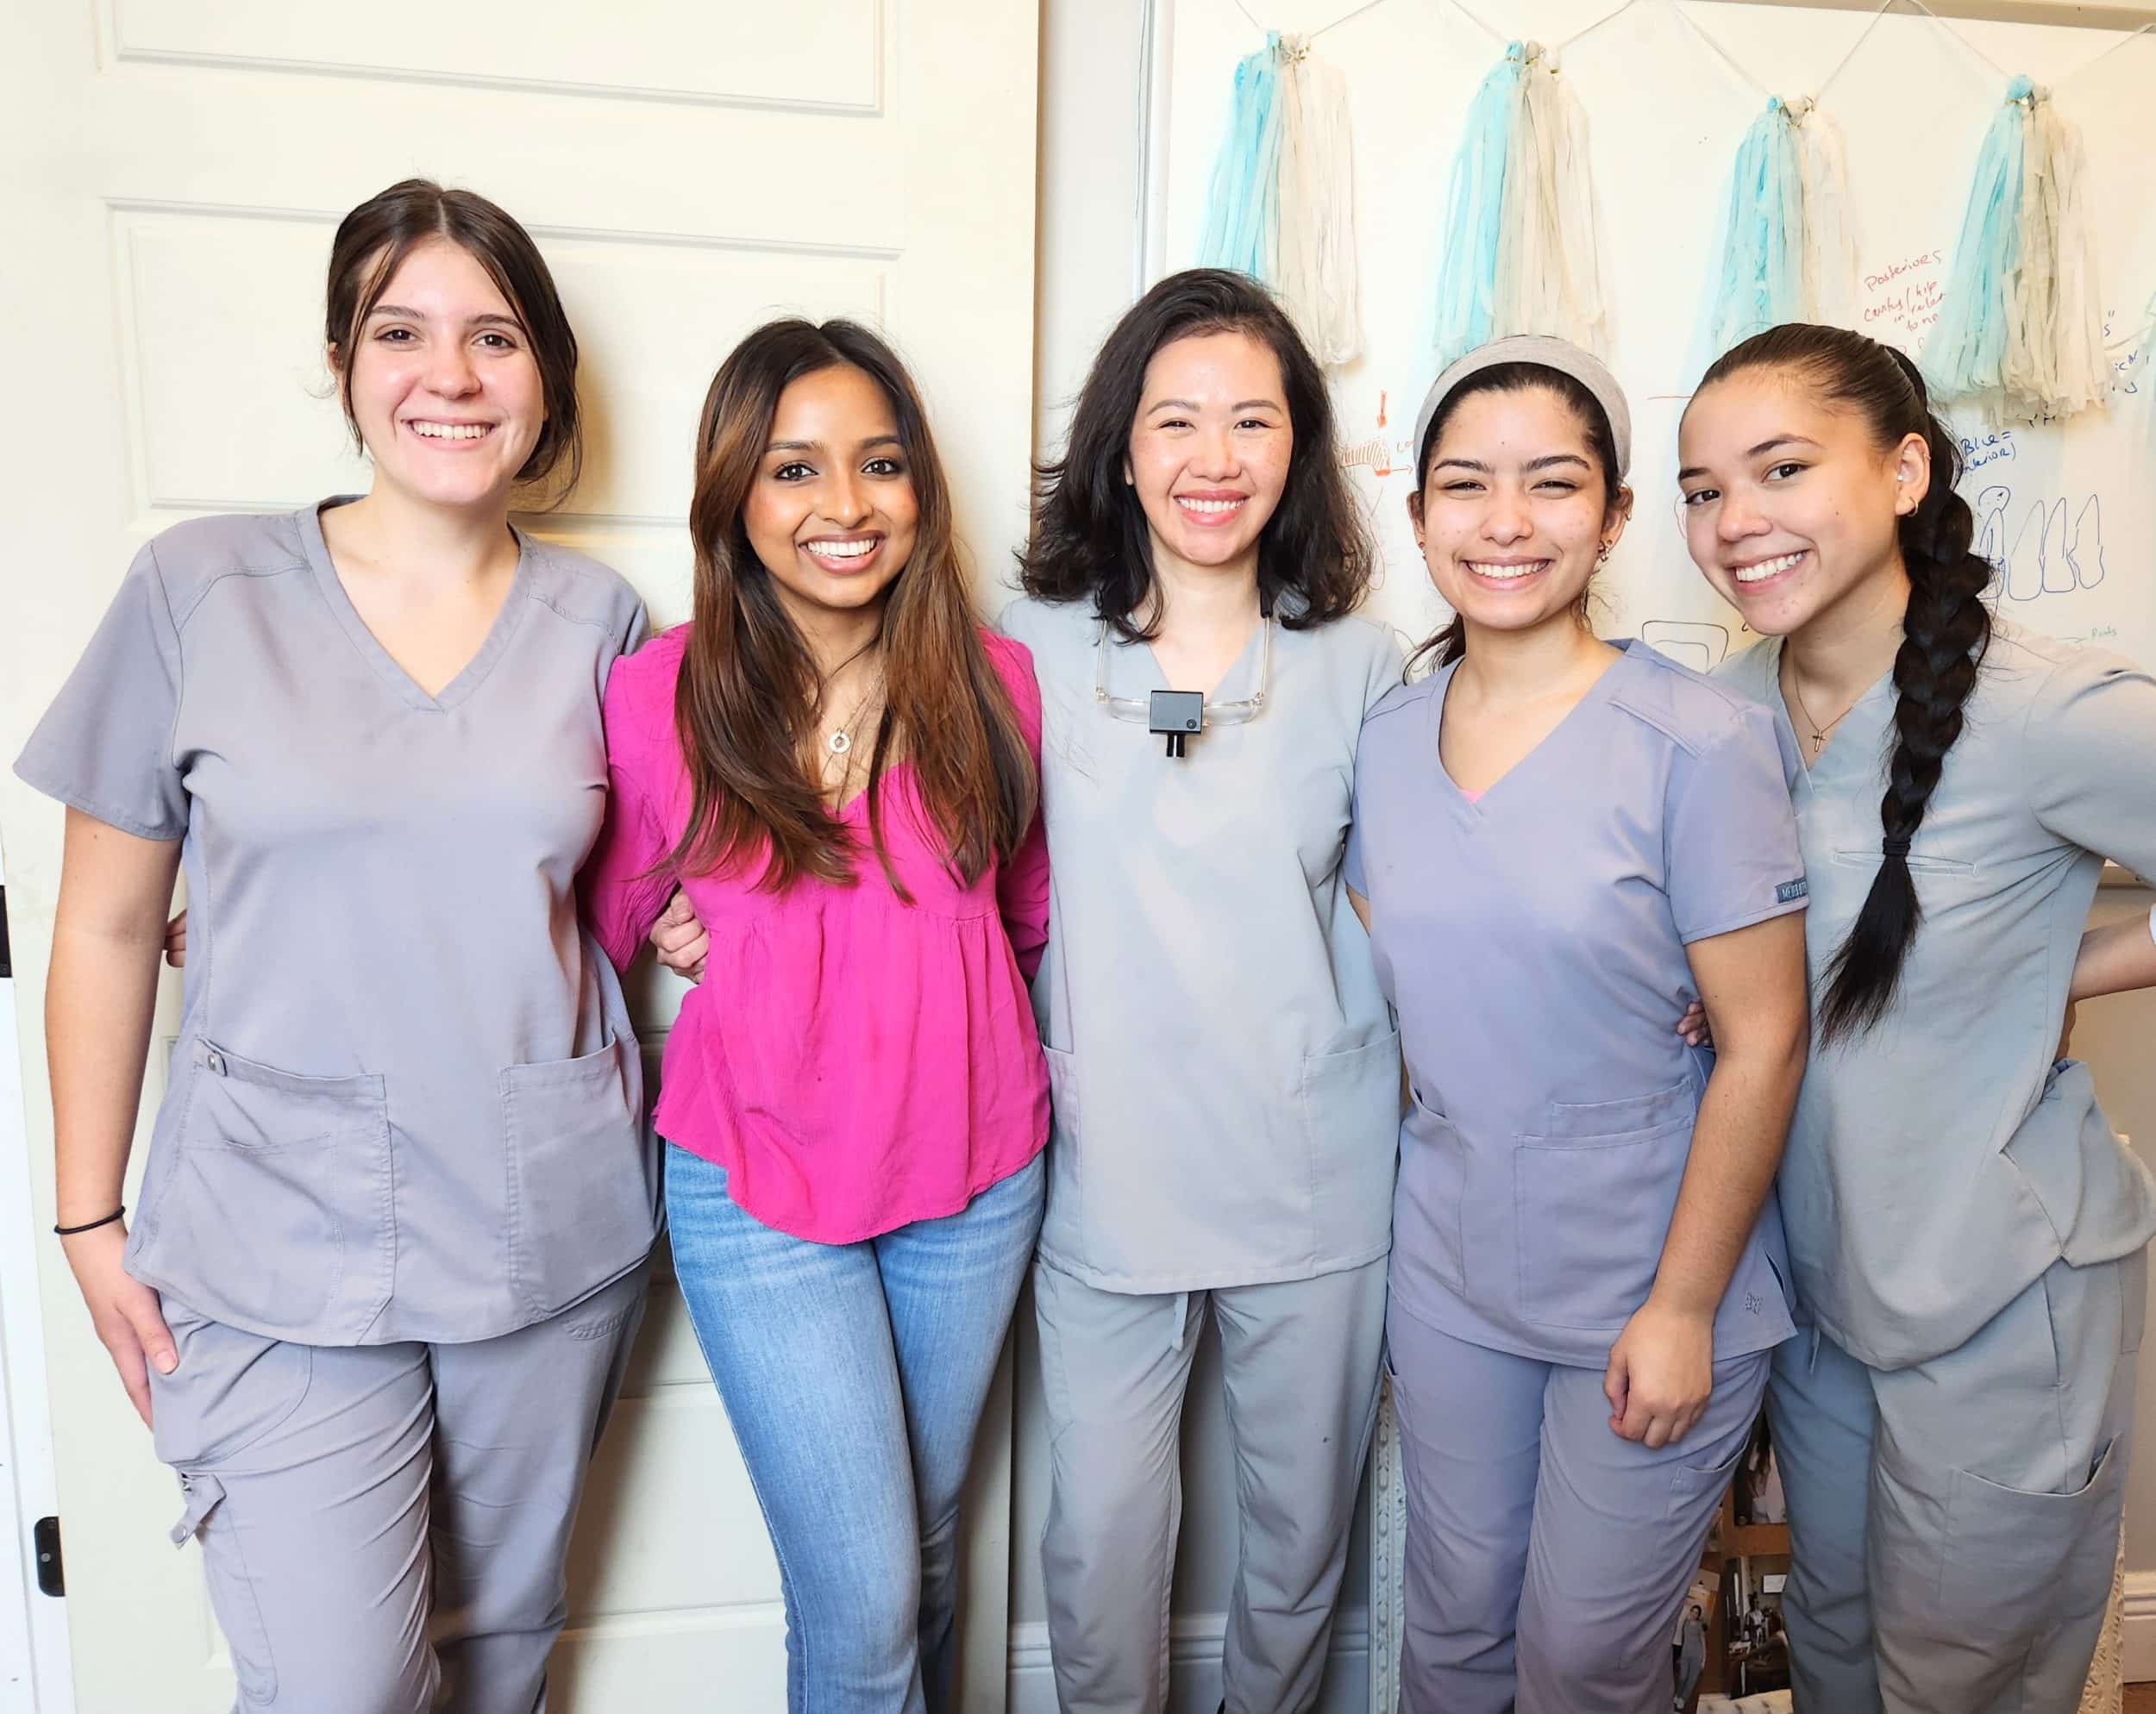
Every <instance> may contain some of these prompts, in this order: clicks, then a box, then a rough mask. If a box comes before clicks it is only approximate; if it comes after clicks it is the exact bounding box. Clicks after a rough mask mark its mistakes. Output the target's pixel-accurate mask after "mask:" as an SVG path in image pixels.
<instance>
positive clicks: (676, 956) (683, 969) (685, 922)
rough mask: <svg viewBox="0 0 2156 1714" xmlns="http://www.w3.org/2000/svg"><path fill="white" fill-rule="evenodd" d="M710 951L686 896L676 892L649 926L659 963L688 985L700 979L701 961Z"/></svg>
mask: <svg viewBox="0 0 2156 1714" xmlns="http://www.w3.org/2000/svg"><path fill="white" fill-rule="evenodd" d="M651 950H652V952H653V954H655V956H656V957H657V959H658V960H659V962H660V963H661V964H662V965H664V966H666V967H667V969H668V970H671V971H672V972H673V973H674V974H675V975H676V976H680V977H682V978H684V979H686V980H688V981H691V982H701V981H702V980H703V979H704V960H705V956H706V955H707V954H709V953H710V952H711V936H710V935H707V934H706V933H705V931H704V925H703V924H702V923H699V922H698V921H697V918H696V908H695V906H693V905H692V904H690V903H689V896H688V895H687V894H686V893H685V892H682V891H680V890H679V889H677V890H676V891H675V892H674V897H673V898H670V899H668V900H667V908H666V909H665V910H661V912H660V913H659V920H658V921H657V922H656V923H653V924H652V925H651Z"/></svg>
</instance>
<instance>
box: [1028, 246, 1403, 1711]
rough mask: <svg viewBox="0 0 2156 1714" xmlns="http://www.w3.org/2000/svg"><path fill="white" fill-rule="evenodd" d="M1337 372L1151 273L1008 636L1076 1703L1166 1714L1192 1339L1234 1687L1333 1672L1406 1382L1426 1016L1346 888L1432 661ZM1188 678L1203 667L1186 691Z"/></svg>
mask: <svg viewBox="0 0 2156 1714" xmlns="http://www.w3.org/2000/svg"><path fill="white" fill-rule="evenodd" d="M1336 451H1337V448H1336V446H1335V442H1334V438H1333V430H1332V410H1331V407H1330V404H1329V403H1328V401H1327V399H1326V391H1325V386H1324V382H1323V378H1322V377H1321V375H1320V374H1319V370H1318V368H1317V366H1316V364H1315V363H1314V362H1313V360H1312V359H1311V357H1310V355H1309V353H1308V352H1307V350H1306V349H1305V348H1304V347H1303V344H1302V342H1301V341H1300V338H1299V336H1298V335H1296V333H1295V331H1294V328H1293V327H1292V326H1291V325H1290V324H1289V322H1288V320H1287V318H1286V317H1285V316H1283V315H1282V312H1281V311H1280V310H1279V309H1278V307H1277V306H1276V305H1275V303H1273V301H1272V300H1271V299H1270V298H1269V297H1268V296H1267V295H1266V294H1265V292H1264V291H1263V289H1262V288H1261V287H1259V286H1257V285H1254V284H1253V283H1252V282H1250V280H1248V279H1247V278H1244V277H1242V276H1239V275H1235V274H1229V273H1223V272H1213V271H1209V270H1207V271H1197V272H1188V273H1182V274H1177V275H1174V276H1172V277H1170V278H1168V279H1166V280H1163V282H1161V284H1160V285H1156V286H1155V287H1154V288H1153V290H1152V291H1150V292H1148V293H1147V294H1146V295H1145V297H1144V298H1143V299H1141V300H1140V301H1139V303H1138V304H1137V305H1136V306H1135V307H1134V308H1133V309H1132V310H1131V311H1130V312H1129V313H1128V314H1127V315H1126V316H1125V317H1124V318H1123V320H1122V321H1121V322H1119V324H1118V326H1117V327H1116V328H1115V330H1114V331H1113V332H1112V334H1110V335H1109V336H1108V339H1107V341H1106V344H1105V345H1104V346H1103V347H1102V348H1101V351H1100V355H1099V357H1098V358H1097V359H1096V360H1095V361H1094V366H1093V370H1092V372H1091V373H1090V375H1089V376H1088V377H1087V381H1086V385H1085V389H1084V391H1083V392H1082V393H1081V396H1080V397H1079V401H1078V406H1077V410H1076V412H1075V416H1074V417H1073V419H1072V424H1071V430H1070V440H1069V447H1068V448H1067V450H1066V452H1065V454H1064V456H1063V458H1062V461H1061V462H1060V463H1059V464H1057V465H1056V466H1053V467H1052V468H1051V470H1050V472H1049V473H1048V475H1047V477H1046V479H1045V481H1044V490H1043V494H1042V502H1041V514H1040V516H1041V522H1040V529H1039V534H1038V536H1037V540H1036V541H1035V542H1034V544H1033V546H1032V547H1031V549H1030V550H1029V551H1028V552H1027V554H1025V587H1026V591H1027V595H1026V598H1025V599H1024V600H1021V601H1019V602H1018V603H1016V604H1014V605H1012V607H1011V608H1010V609H1009V610H1007V611H1006V613H1005V615H1004V617H1003V625H1004V629H1006V631H1008V632H1009V633H1010V635H1012V636H1014V637H1016V638H1017V639H1018V641H1021V642H1023V643H1025V645H1026V647H1028V648H1030V649H1031V651H1032V653H1033V664H1034V670H1035V672H1036V673H1037V676H1038V678H1039V680H1040V687H1041V701H1042V707H1043V721H1044V726H1043V743H1042V748H1043V767H1042V802H1043V809H1044V815H1045V817H1046V822H1047V828H1048V845H1049V858H1050V907H1049V930H1048V932H1049V940H1048V948H1047V953H1046V956H1045V957H1044V960H1043V962H1042V965H1041V968H1040V973H1039V975H1038V977H1037V979H1036V981H1035V983H1034V988H1033V996H1034V1006H1035V1010H1036V1011H1037V1013H1038V1015H1039V1018H1040V1023H1041V1029H1042V1038H1043V1041H1044V1043H1045V1044H1046V1047H1047V1050H1048V1061H1049V1071H1050V1079H1051V1081H1052V1084H1053V1087H1054V1122H1053V1134H1052V1141H1051V1142H1050V1154H1049V1159H1050V1180H1049V1195H1048V1212H1047V1220H1046V1225H1045V1228H1044V1230H1043V1232H1042V1235H1041V1243H1040V1252H1039V1260H1038V1262H1037V1266H1036V1267H1035V1270H1034V1276H1033V1284H1034V1293H1035V1304H1036V1307H1037V1312H1038V1316H1039V1322H1040V1335H1041V1363H1042V1369H1043V1379H1044V1386H1045V1392H1046V1399H1047V1408H1048V1415H1049V1423H1050V1445H1051V1448H1052V1457H1053V1492H1052V1495H1051V1498H1050V1513H1049V1522H1048V1531H1047V1538H1046V1541H1045V1543H1044V1548H1043V1566H1044V1572H1045V1573H1046V1581H1047V1592H1048V1601H1049V1635H1050V1642H1051V1645H1052V1647H1053V1650H1054V1654H1055V1661H1056V1688H1057V1692H1058V1695H1059V1697H1060V1698H1061V1702H1062V1708H1063V1709H1064V1710H1065V1711H1066V1714H1094V1711H1102V1714H1108V1711H1112V1714H1157V1711H1159V1710H1160V1709H1162V1708H1163V1706H1164V1705H1165V1701H1166V1698H1167V1693H1168V1648H1169V1632H1168V1609H1169V1580H1170V1578H1171V1576H1172V1573H1173V1569H1174V1560H1175V1532H1176V1523H1177V1518H1178V1516H1179V1509H1180V1494H1181V1490H1180V1486H1179V1476H1178V1472H1177V1459H1176V1453H1177V1442H1176V1425H1177V1423H1178V1422H1179V1420H1180V1418H1181V1409H1182V1402H1183V1394H1184V1390H1185V1387H1186V1385H1187V1383H1188V1379H1189V1375H1190V1364H1191V1358H1192V1355H1193V1352H1194V1346H1195V1343H1196V1335H1197V1332H1198V1329H1199V1327H1200V1324H1201V1322H1202V1319H1203V1317H1205V1316H1206V1314H1207V1313H1208V1312H1209V1313H1210V1314H1211V1315H1212V1316H1213V1319H1214V1321H1215V1322H1216V1323H1217V1324H1218V1326H1219V1331H1220V1342H1221V1353H1222V1359H1223V1366H1224V1369H1225V1386H1226V1392H1227V1401H1228V1418H1229V1425H1230V1431H1231V1433H1232V1436H1233V1438H1234V1442H1235V1448H1236V1461H1237V1469H1238V1477H1239V1481H1238V1494H1239V1498H1240V1507H1239V1511H1240V1524H1241V1530H1242V1551H1241V1554H1240V1556H1239V1559H1238V1572H1237V1577H1236V1583H1235V1591H1234V1596H1233V1605H1232V1609H1231V1611H1230V1614H1229V1618H1228V1630H1227V1640H1226V1655H1225V1668H1224V1671H1225V1688H1226V1699H1227V1705H1228V1707H1230V1708H1231V1709H1235V1710H1238V1711H1252V1714H1259V1711H1263V1714H1289V1711H1294V1710H1299V1709H1307V1708H1309V1707H1310V1706H1311V1705H1313V1701H1314V1699H1315V1698H1316V1695H1317V1690H1318V1684H1319V1677H1320V1674H1321V1673H1322V1672H1323V1669H1324V1666H1325V1657H1326V1643H1327V1640H1328V1638H1329V1636H1330V1634H1331V1630H1332V1608H1333V1603H1334V1600H1335V1598H1336V1597H1337V1595H1338V1590H1339V1585H1340V1577H1341V1572H1342V1569H1343V1567H1344V1564H1345V1561H1346V1554H1347V1536H1348V1524H1349V1522H1350V1519H1351V1515H1352V1511H1353V1508H1354V1502H1355V1493H1356V1488H1357V1481H1358V1479H1359V1477H1360V1474H1361V1471H1362V1467H1363V1452H1364V1449H1365V1448H1366V1446H1367V1444H1368V1442H1369V1431H1370V1426H1371V1423H1372V1421H1373V1418H1374V1415H1375V1412H1376V1401H1377V1364H1378V1350H1379V1345H1380V1342H1381V1340H1382V1335H1383V1322H1384V1301H1385V1262H1384V1257H1385V1252H1386V1248H1387V1246H1388V1230H1389V1227H1390V1223H1391V1221H1390V1216H1391V1197H1392V1181H1393V1159H1394V1149H1393V1136H1394V1132H1395V1127H1396V1124H1397V1122H1398V1117H1399V1099H1400V1071H1399V1047H1398V1038H1397V1037H1396V1036H1395V1033H1394V1030H1393V1028H1392V1024H1391V1021H1390V1019H1389V1017H1388V1015H1387V1011H1386V1007H1385V1001H1384V998H1383V996H1382V994H1380V993H1379V992H1378V988H1377V979H1376V972H1375V970H1374V969H1373V968H1372V966H1371V964H1370V955H1369V941H1368V940H1367V938H1366V937H1365V935H1363V930H1362V929H1361V927H1360V925H1359V924H1357V923H1356V921H1355V918H1354V916H1353V913H1352V912H1351V910H1349V908H1348V903H1347V895H1346V891H1345V889H1344V887H1343V885H1341V881H1340V873H1339V867H1340V851H1341V846H1342V841H1343V840H1344V837H1345V835H1346V832H1347V821H1348V796H1349V790H1350V786H1351V779H1352V773H1353V766H1354V758H1355V736H1356V733H1357V729H1359V728H1360V727H1361V725H1362V722H1363V712H1364V710H1366V709H1368V708H1369V705H1370V704H1372V703H1374V702H1376V700H1377V698H1378V697H1381V696H1382V695H1383V694H1384V692H1385V691H1386V689H1387V688H1388V686H1389V685H1393V684H1395V683H1396V682H1397V681H1398V679H1399V674H1400V654H1399V651H1398V649H1397V648H1396V647H1395V644H1394V642H1393V641H1392V639H1391V638H1390V637H1389V636H1388V635H1387V634H1386V633H1384V632H1383V631H1382V630H1380V629H1377V627H1376V626H1375V625H1372V624H1370V623H1369V622H1366V621H1363V620H1361V619H1357V618H1353V617H1350V616H1349V612H1350V610H1351V608H1352V607H1353V606H1354V604H1356V602H1357V599H1358V598H1359V597H1361V595H1362V593H1363V588H1364V586H1365V585H1366V583H1367V581H1368V578H1369V566H1370V560H1369V549H1368V547H1367V546H1366V544H1365V541H1364V539H1363V533H1362V530H1361V528H1360V525H1359V522H1358V521H1357V517H1356V515H1355V510H1354V506H1353V502H1352V499H1351V496H1350V494H1349V492H1348V490H1347V487H1346V485H1345V482H1344V479H1343V477H1342V474H1341V472H1340V467H1339V464H1338V459H1337V457H1336ZM1179 693H1180V694H1179Z"/></svg>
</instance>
